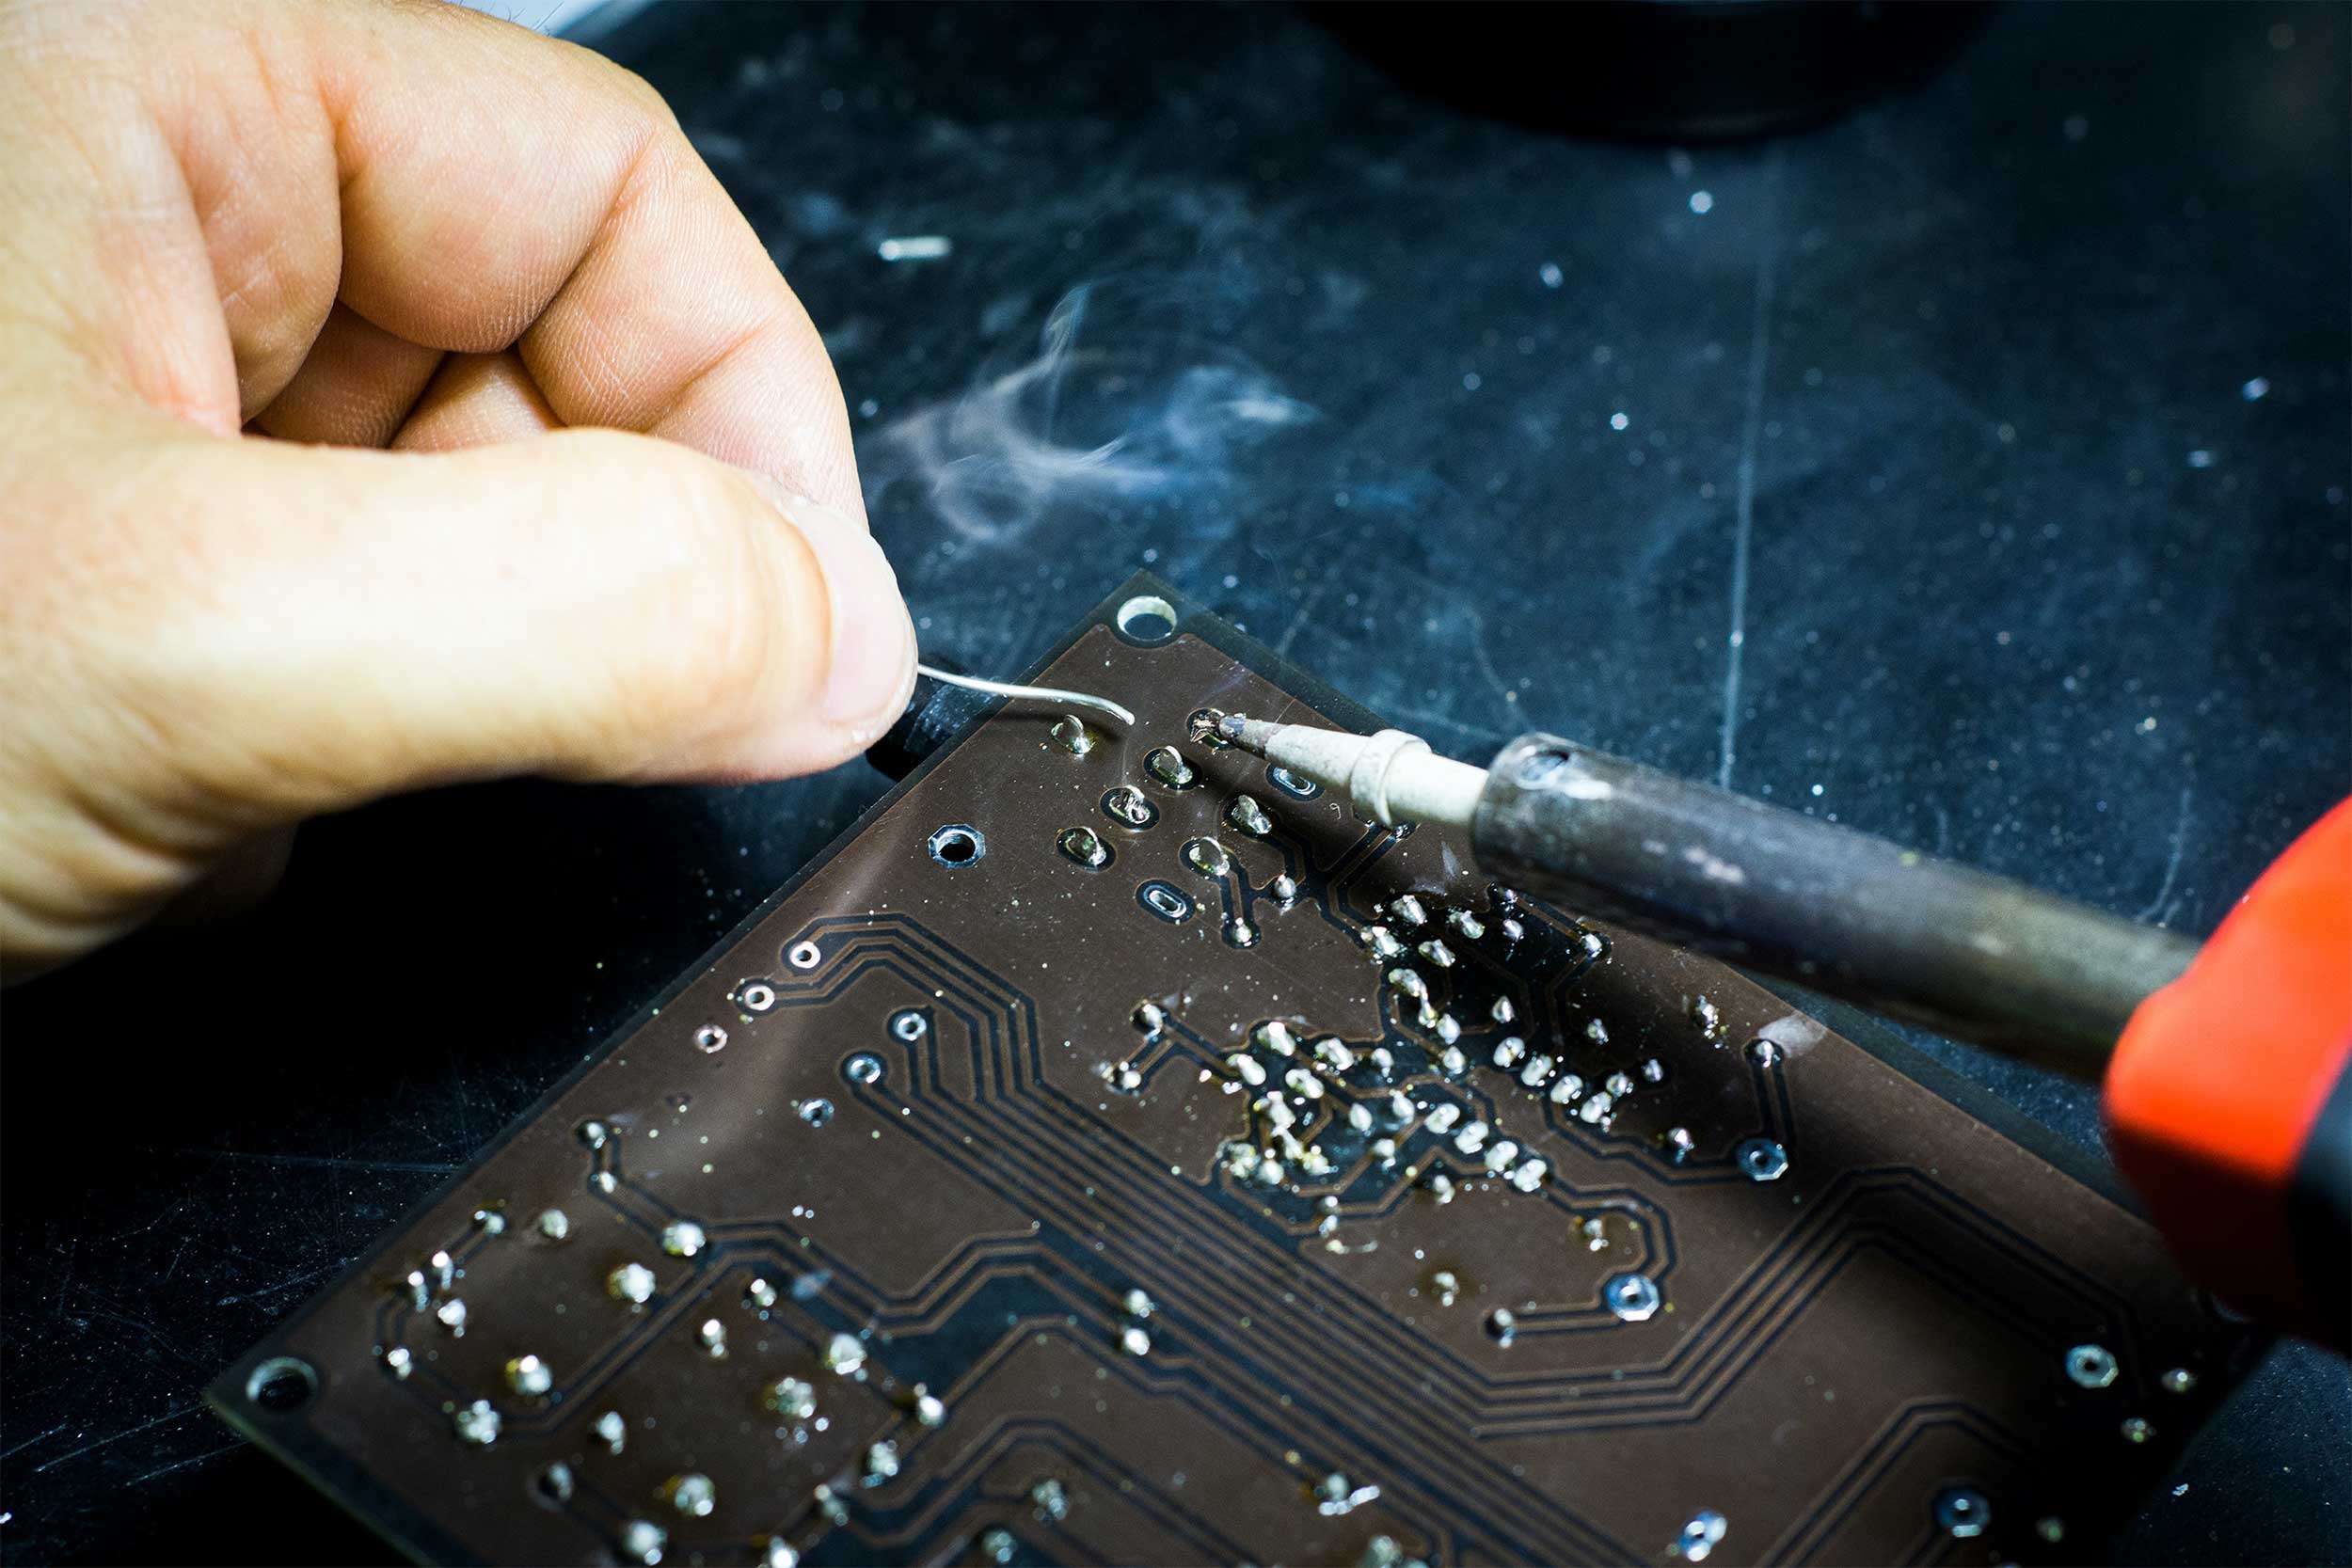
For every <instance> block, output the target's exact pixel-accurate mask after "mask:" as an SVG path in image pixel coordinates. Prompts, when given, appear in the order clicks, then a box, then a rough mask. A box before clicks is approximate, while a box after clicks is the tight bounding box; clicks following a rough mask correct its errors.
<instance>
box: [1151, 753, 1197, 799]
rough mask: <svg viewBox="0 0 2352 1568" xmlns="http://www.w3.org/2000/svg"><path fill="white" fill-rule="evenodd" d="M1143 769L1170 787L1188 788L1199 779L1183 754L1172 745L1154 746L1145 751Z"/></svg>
mask: <svg viewBox="0 0 2352 1568" xmlns="http://www.w3.org/2000/svg"><path fill="white" fill-rule="evenodd" d="M1143 770H1144V771H1145V772H1146V773H1149V774H1151V775H1152V778H1154V779H1156V780H1158V781H1159V782H1160V783H1161V784H1166V785H1167V786H1168V788H1170V789H1189V788H1191V787H1192V786H1193V785H1194V784H1198V783H1199V782H1200V774H1198V773H1196V772H1194V771H1193V768H1192V764H1190V763H1188V762H1186V761H1185V760H1184V753H1183V752H1179V751H1178V750H1177V749H1176V748H1175V747H1173V746H1155V747H1153V748H1152V750H1151V751H1149V752H1145V753H1144V757H1143Z"/></svg>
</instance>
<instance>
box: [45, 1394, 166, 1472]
mask: <svg viewBox="0 0 2352 1568" xmlns="http://www.w3.org/2000/svg"><path fill="white" fill-rule="evenodd" d="M203 1408H204V1407H203V1406H202V1405H201V1404H183V1405H181V1406H179V1407H178V1408H176V1409H172V1410H167V1411H165V1412H164V1413H163V1414H162V1415H160V1416H158V1417H156V1418H154V1419H153V1420H151V1421H141V1422H140V1423H139V1424H138V1425H136V1426H135V1427H130V1428H126V1429H125V1430H123V1431H121V1432H118V1433H115V1434H114V1435H113V1436H111V1437H101V1438H99V1439H98V1440H97V1441H96V1442H94V1443H85V1444H83V1445H82V1446H81V1447H80V1448H78V1449H67V1450H66V1451H65V1452H63V1453H61V1454H59V1455H57V1457H56V1458H55V1459H46V1460H43V1461H42V1462H41V1463H40V1464H39V1465H34V1466H33V1474H35V1475H39V1474H40V1473H41V1472H42V1471H43V1470H47V1469H52V1468H54V1467H56V1465H62V1464H64V1463H65V1462H66V1461H67V1460H69V1459H79V1458H81V1457H82V1456H83V1455H84V1454H86V1453H89V1452H92V1451H94V1450H96V1449H103V1448H104V1447H105V1446H106V1445H107V1444H109V1443H119V1442H121V1441H122V1440H123V1439H124V1438H125V1437H136V1436H137V1435H138V1434H139V1433H142V1432H147V1431H151V1430H152V1429H153V1428H155V1427H159V1426H162V1425H163V1424H164V1423H165V1422H166V1421H176V1420H178V1419H179V1418H181V1417H183V1416H185V1415H187V1414H188V1413H189V1412H191V1411H195V1410H201V1409H203ZM9 1451H10V1452H14V1451H15V1450H14V1449H11V1450H9Z"/></svg>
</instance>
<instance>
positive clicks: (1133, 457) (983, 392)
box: [859, 285, 1315, 545]
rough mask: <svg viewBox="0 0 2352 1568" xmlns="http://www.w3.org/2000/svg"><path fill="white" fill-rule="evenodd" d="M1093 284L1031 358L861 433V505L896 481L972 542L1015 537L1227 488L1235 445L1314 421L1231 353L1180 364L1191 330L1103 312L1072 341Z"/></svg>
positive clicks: (1189, 352) (878, 503)
mask: <svg viewBox="0 0 2352 1568" xmlns="http://www.w3.org/2000/svg"><path fill="white" fill-rule="evenodd" d="M1093 293H1094V290H1093V287H1092V286H1091V285H1085V286H1081V287H1079V288H1076V289H1073V290H1072V291H1071V292H1070V293H1068V294H1066V295H1065V296H1063V298H1062V300H1061V301H1060V303H1059V304H1057V305H1056V306H1055V307H1054V309H1053V311H1052V313H1051V314H1050V315H1049V316H1048V317H1047V318H1046V322H1045V327H1044V330H1043V332H1042V333H1041V343H1040V352H1039V354H1038V355H1037V356H1036V357H1035V358H1033V359H1030V360H1028V361H1027V362H1026V363H1024V364H1021V365H1018V366H1015V367H1014V368H1012V369H1010V370H1008V371H1003V372H997V373H994V374H993V375H990V376H988V377H986V378H984V379H983V380H981V381H980V383H979V384H978V385H977V386H976V387H974V388H973V389H972V390H970V391H969V392H967V393H965V394H964V395H962V396H961V397H958V398H955V399H952V400H949V401H946V402H942V403H937V404H930V405H929V406H927V407H924V408H921V409H918V410H916V411H915V412H914V413H913V414H910V415H908V416H906V417H905V418H904V419H901V420H898V421H896V422H895V423H893V424H891V425H890V426H889V427H887V428H886V429H884V430H883V431H882V433H881V434H880V435H879V436H874V437H871V438H869V440H868V441H866V443H864V444H863V450H862V451H860V453H859V459H860V467H861V468H862V469H863V470H864V472H865V474H866V505H867V507H868V509H869V510H872V511H874V512H875V513H876V515H878V516H879V515H881V510H882V504H883V501H884V498H885V497H886V496H888V495H889V494H890V493H891V492H892V491H893V490H894V489H896V488H899V487H903V488H904V490H905V491H906V492H907V494H906V495H905V496H902V497H901V498H899V499H900V501H901V503H903V502H904V501H905V500H907V499H913V500H914V501H915V502H916V503H917V504H919V505H921V506H924V507H927V508H928V509H929V510H930V511H931V512H932V513H935V514H936V515H937V516H938V518H939V519H940V521H942V522H943V523H945V524H946V526H947V528H948V529H950V530H951V531H954V532H955V533H956V534H957V535H959V536H960V537H961V538H963V539H965V540H968V541H971V542H973V543H975V544H980V545H1002V544H1008V543H1010V542H1012V541H1014V540H1017V539H1019V538H1021V537H1022V536H1023V535H1024V534H1025V533H1026V532H1028V531H1029V530H1030V529H1031V528H1033V527H1035V526H1036V524H1037V523H1038V522H1039V520H1040V519H1041V518H1042V517H1043V516H1044V515H1046V513H1047V512H1048V511H1049V510H1051V509H1053V508H1055V507H1057V506H1064V505H1073V504H1076V505H1103V504H1110V503H1115V502H1119V501H1132V500H1158V501H1166V502H1170V503H1179V504H1181V503H1184V502H1187V501H1190V500H1192V499H1198V498H1202V497H1212V498H1215V499H1218V500H1220V501H1230V500H1231V499H1232V494H1231V492H1232V487H1233V485H1234V483H1236V471H1235V466H1234V460H1235V456H1236V454H1237V453H1238V452H1239V451H1241V450H1242V449H1244V448H1245V447H1248V446H1251V445H1254V444H1255V443H1257V442H1259V441H1261V440H1263V439H1264V438H1265V437H1267V436H1271V435H1274V434H1276V433H1278V432H1279V431H1281V430H1284V429H1286V428H1289V427H1291V426H1294V425H1298V424H1302V423H1304V422H1306V421H1308V420H1312V419H1314V418H1315V411H1314V410H1313V409H1312V408H1311V407H1309V406H1308V405H1307V404H1303V403H1301V402H1299V401H1297V400H1296V399H1295V398H1291V397H1288V396H1285V395H1284V394H1283V392H1282V391H1281V389H1280V388H1279V387H1277V386H1276V385H1275V383H1274V381H1273V379H1272V378H1271V377H1270V376H1268V375H1267V374H1266V373H1265V372H1263V371H1262V370H1260V369H1259V368H1258V367H1257V366H1255V365H1253V364H1251V363H1250V362H1249V361H1248V359H1246V358H1244V357H1242V356H1240V355H1238V354H1234V353H1231V352H1220V353H1217V354H1216V355H1214V356H1211V357H1209V358H1207V359H1206V360H1204V361H1200V362H1193V363H1183V362H1182V361H1184V360H1185V359H1189V358H1191V357H1192V356H1193V355H1194V354H1197V353H1198V352H1199V350H1200V344H1199V343H1198V342H1197V341H1192V342H1185V341H1183V340H1176V341H1170V340H1169V339H1168V338H1167V337H1166V336H1164V335H1160V334H1154V333H1151V332H1149V331H1147V330H1145V329H1144V328H1143V326H1142V324H1141V323H1140V322H1137V321H1134V320H1129V321H1120V320H1116V319H1110V318H1109V316H1108V314H1107V312H1098V314H1100V315H1102V317H1103V319H1101V320H1100V321H1099V323H1098V329H1097V331H1096V332H1095V333H1094V334H1093V338H1092V340H1090V341H1088V342H1087V343H1086V344H1085V345H1084V346H1082V345H1081V343H1080V332H1081V328H1082V327H1083V326H1084V325H1086V321H1087V315H1088V310H1089V304H1090V302H1091V300H1092V297H1093Z"/></svg>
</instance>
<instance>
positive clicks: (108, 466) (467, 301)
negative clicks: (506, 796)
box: [0, 0, 914, 974]
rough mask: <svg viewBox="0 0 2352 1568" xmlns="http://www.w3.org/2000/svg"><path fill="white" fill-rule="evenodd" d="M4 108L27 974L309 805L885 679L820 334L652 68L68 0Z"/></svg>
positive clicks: (380, 20) (804, 723) (481, 26)
mask: <svg viewBox="0 0 2352 1568" xmlns="http://www.w3.org/2000/svg"><path fill="white" fill-rule="evenodd" d="M0 103H7V104H8V112H7V113H6V114H5V115H0V692H5V697H4V698H0V702H5V705H6V708H5V722H4V723H0V964H5V965H6V966H8V971H9V973H11V974H25V973H30V972H32V971H34V970H37V969H39V968H42V967H46V966H48V965H51V964H55V963H57V962H61V961H64V960H65V959H68V958H72V957H73V956H75V955H77V954H80V953H83V952H86V951H87V950H89V949H90V948H93V947H95V946H97V945H99V944H101V943H103V942H107V941H109V940H111V939H113V938H115V937H117V936H119V935H121V934H122V933H124V932H126V931H129V930H131V929H133V928H134V927H136V926H138V925H139V924H140V923H141V922H143V921H145V920H147V919H148V918H150V917H151V916H152V915H153V914H154V913H155V911H158V910H159V909H162V908H163V907H164V906H165V905H167V903H169V902H170V901H171V900H172V899H174V898H175V897H177V896H180V895H183V894H184V893H186V892H187V891H188V890H190V889H191V888H194V887H197V886H198V885H199V883H200V882H202V881H203V880H204V879H206V878H207V877H208V876H209V875H214V874H215V873H219V872H221V871H222V870H223V868H224V867H225V866H228V865H229V864H230V863H232V862H234V861H235V860H236V859H237V858H238V856H239V854H240V847H241V846H251V845H253V844H255V843H256V842H263V841H266V840H267V839H268V837H269V836H270V835H271V833H272V832H273V831H275V830H278V829H281V828H283V827H284V826H285V825H287V824H291V823H293V822H294V821H296V820H298V819H300V818H301V817H304V816H310V815H312V814H315V813H319V812H325V811H332V810H335V809H338V808H340V807H343V806H347V805H350V804H353V803H355V802H358V801H360V800H367V799H369V798H371V797H373V796H376V795H380V794H383V793H387V792H389V791H394V790H400V789H405V788H411V787H415V786H418V785H422V784H436V783H441V782H445V781H450V780H457V779H469V778H481V777H485V776H491V775H498V774H507V773H521V772H535V773H545V774H550V775H555V776H559V777H564V778H574V779H618V780H651V779H699V780H727V779H745V778H756V777H771V776H775V775H779V774H787V773H796V772H803V771H807V770H810V769H814V768H823V767H826V766H829V765H830V764H833V763H834V762H837V761H840V760H841V759H843V758H845V757H847V756H849V755H850V754H852V753H853V752H857V751H859V750H861V749H862V748H863V747H864V746H865V745H866V743H867V742H868V741H869V740H871V739H872V738H873V737H874V736H877V735H879V734H880V733H881V732H882V730H883V729H884V728H886V727H887V726H888V724H889V723H890V722H891V721H892V720H893V719H894V718H895V717H896V716H897V715H898V712H899V710H900V709H901V707H902V706H903V705H904V704H905V702H906V700H907V696H908V693H909V691H910V690H911V689H912V686H913V683H914V632H913V628H912V627H911V626H910V625H909V624H908V620H907V614H906V609H905V606H904V604H903V602H902V601H901V599H900V597H899V595H898V585H897V583H896V580H895V579H894V578H893V577H892V575H891V572H890V568H889V565H888V564H887V562H885V561H884V560H883V558H882V552H881V551H880V550H879V549H878V548H877V547H876V546H874V545H873V543H872V541H871V540H870V539H869V538H868V537H867V535H866V521H865V509H864V506H863V504H862V503H861V501H860V499H859V495H858V488H857V478H856V471H855V465H854V461H853V459H852V457H851V454H850V436H849V427H848V420H847V418H846V416H845V414H844V411H843V408H842V401H841V393H840V388H839V387H838V386H837V385H836V383H835V382H834V375H833V370H832V366H831V364H830V363H829V362H828V360H827V358H826V356H825V351H824V346H823V344H822V342H821V341H819V339H818V335H817V333H816V330H815V329H814V328H813V327H812V326H811V325H810V323H809V320H808V317H807V315H806V313H805V312H804V311H803V309H801V306H800V302H799V301H798V300H796V299H795V298H794V297H793V295H792V293H791V291H790V290H789V289H788V288H787V287H786V285H785V282H784V279H783V278H782V277H780V276H778V274H777V272H776V269H775V267H774V265H773V264H772V263H771V261H769V259H768V256H767V254H766V252H765V251H764V250H763V248H762V247H761V245H760V244H759V242H758V240H757V239H756V238H755V236H754V234H753V232H752V230H751V228H750V226H749V225H748V224H747V223H745V221H744V220H743V217H742V215H741V214H739V213H738V212H737V211H736V209H735V206H734V204H733V203H732V202H731V201H729V200H728V198H727V197H726V195H725V193H724V192H723V190H722V189H721V188H720V186H719V183H718V182H717V181H716V180H715V179H713V178H712V176H711V174H710V172H709V170H708V169H707V168H706V167H705V166H703V164H702V162H701V160H700V159H699V158H698V157H697V156H696V155H695V153H694V151H693V150H692V149H691V146H689V144H688V142H687V140H686V138H685V136H684V135H682V134H681V133H680V132H679V130H678V127H677V123H676V121H675V119H673V118H672V117H671V115H670V113H669V111H668V109H667V108H666V107H665V106H664V105H663V104H662V103H661V101H660V98H659V97H658V96H657V95H656V94H655V93H654V92H653V90H652V89H651V88H650V87H647V86H646V85H645V84H644V82H642V81H640V80H639V79H638V78H637V77H635V76H633V75H630V74H629V73H628V72H627V71H622V70H620V69H619V68H618V67H616V66H613V65H612V64H611V63H609V62H607V61H605V60H603V59H601V58H599V57H597V56H596V55H592V54H589V53H587V52H586V51H584V50H580V49H578V48H575V47H573V46H571V45H569V44H565V43H561V42H557V41H553V40H547V39H542V38H538V37H536V36H534V35H532V34H530V33H527V32H524V31H522V30H520V29H518V28H516V27H512V26H509V25H507V24H503V23H500V22H496V21H493V20H490V19H488V18H485V17H483V16H480V15H477V14H474V13H472V12H469V11H465V10H461V9H458V8H454V7H448V6H442V5H438V4H424V5H420V4H412V3H386V4H371V3H364V0H332V3H325V4H306V5H298V6H296V5H280V4H275V3H272V0H221V3H216V4H208V5H205V6H202V7H192V6H182V5H174V4H168V3H165V4H155V5H148V6H127V7H126V6H119V7H107V8H99V7H92V6H87V5H82V4H76V3H73V0H66V3H61V4H60V3H51V4H40V3H25V4H19V5H15V6H13V7H7V6H5V5H0ZM566 427H597V428H594V429H586V428H566ZM387 448H389V451H388V450H381V449H387Z"/></svg>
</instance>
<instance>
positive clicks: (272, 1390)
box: [245, 1355, 319, 1414]
mask: <svg viewBox="0 0 2352 1568" xmlns="http://www.w3.org/2000/svg"><path fill="white" fill-rule="evenodd" d="M318 1391H319V1374H318V1373H317V1372H315V1371H313V1370H311V1368H310V1363H309V1362H308V1361H304V1360H301V1359H299V1358H297V1357H295V1356H292V1355H273V1356H271V1357H270V1358H269V1359H268V1360H267V1361H264V1362H262V1364H261V1365H260V1366H258V1367H256V1368H254V1369H253V1375H252V1376H251V1377H248V1378H246V1380H245V1397H246V1401H247V1402H249V1403H252V1404H258V1405H260V1406H261V1407H262V1409H264V1410H275V1411H278V1412H279V1413H280V1414H283V1413H284V1412H286V1411H289V1410H299V1409H301V1408H302V1407H303V1406H304V1405H306V1404H308V1403H310V1396H311V1395H313V1394H315V1393H317V1392H318Z"/></svg>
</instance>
